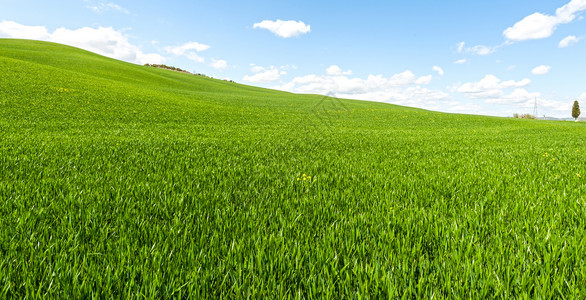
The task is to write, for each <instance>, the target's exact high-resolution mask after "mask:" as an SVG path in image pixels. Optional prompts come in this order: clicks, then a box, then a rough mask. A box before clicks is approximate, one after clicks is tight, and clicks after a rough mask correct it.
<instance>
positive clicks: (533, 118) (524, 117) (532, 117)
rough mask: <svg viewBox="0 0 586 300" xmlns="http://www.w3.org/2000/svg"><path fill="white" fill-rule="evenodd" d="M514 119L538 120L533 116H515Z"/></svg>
mask: <svg viewBox="0 0 586 300" xmlns="http://www.w3.org/2000/svg"><path fill="white" fill-rule="evenodd" d="M513 118H515V119H532V120H535V119H537V117H536V116H534V115H532V114H521V115H520V114H513Z"/></svg>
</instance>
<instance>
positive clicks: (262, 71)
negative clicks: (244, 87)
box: [242, 65, 287, 83]
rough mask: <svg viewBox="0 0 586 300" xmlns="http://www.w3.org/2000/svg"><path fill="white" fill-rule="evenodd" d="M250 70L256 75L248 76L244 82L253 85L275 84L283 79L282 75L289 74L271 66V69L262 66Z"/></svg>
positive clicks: (253, 66)
mask: <svg viewBox="0 0 586 300" xmlns="http://www.w3.org/2000/svg"><path fill="white" fill-rule="evenodd" d="M250 70H251V71H252V72H253V73H255V74H254V75H246V76H244V78H243V79H242V80H244V81H246V82H251V83H269V82H275V81H278V80H279V79H281V75H286V74H287V72H285V71H282V70H281V71H280V70H279V69H278V68H275V67H274V66H270V67H269V68H264V67H261V66H255V65H252V67H251V68H250Z"/></svg>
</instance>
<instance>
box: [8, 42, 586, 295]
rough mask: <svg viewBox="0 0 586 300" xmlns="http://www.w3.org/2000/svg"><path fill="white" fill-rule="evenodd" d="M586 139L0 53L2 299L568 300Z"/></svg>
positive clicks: (541, 128)
mask: <svg viewBox="0 0 586 300" xmlns="http://www.w3.org/2000/svg"><path fill="white" fill-rule="evenodd" d="M585 130H586V128H585V127H584V124H578V123H573V122H547V121H534V120H520V119H505V118H491V117H480V116H468V115H454V114H442V113H436V112H430V111H425V110H420V109H412V108H406V107H401V106H394V105H388V104H382V103H375V102H364V101H351V100H339V99H333V98H324V97H322V96H316V95H294V94H290V93H285V92H279V91H272V90H266V89H260V88H254V87H250V86H244V85H239V84H235V83H229V82H225V81H220V80H214V79H209V78H204V77H198V76H193V75H188V74H181V73H177V72H173V71H168V70H162V69H157V68H149V67H144V66H137V65H133V64H128V63H123V62H120V61H116V60H112V59H108V58H104V57H101V56H98V55H95V54H92V53H89V52H85V51H81V50H79V49H75V48H71V47H66V46H62V45H57V44H50V43H43V42H33V41H23V40H6V39H0V216H2V217H0V298H21V297H24V296H29V297H31V298H41V297H51V298H54V297H58V298H70V297H73V298H82V297H83V298H86V297H94V296H98V295H99V296H101V297H115V298H122V297H124V298H126V297H128V296H132V297H137V298H142V297H147V298H160V297H171V296H172V297H186V296H191V297H192V298H201V297H207V298H240V297H242V298H245V297H252V298H267V297H269V298H297V297H301V298H316V297H318V298H341V297H344V296H345V297H356V296H357V295H364V296H371V297H373V298H379V297H384V298H387V297H388V298H396V297H403V296H405V297H408V298H414V297H417V298H431V297H439V298H442V297H450V298H452V297H465V298H468V297H473V298H480V297H487V296H490V297H493V296H496V297H519V298H521V297H531V298H535V297H544V298H545V297H547V298H550V297H556V298H557V297H566V298H568V297H572V298H583V297H586V288H585V287H586V264H585V261H584V260H585V258H586V254H585V253H586V249H585V248H586V199H585V196H584V195H585V193H586V181H585V180H586V166H585V164H584V154H585V153H586V131H585Z"/></svg>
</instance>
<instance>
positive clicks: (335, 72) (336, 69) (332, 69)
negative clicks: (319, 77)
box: [326, 65, 352, 75]
mask: <svg viewBox="0 0 586 300" xmlns="http://www.w3.org/2000/svg"><path fill="white" fill-rule="evenodd" d="M326 73H327V74H328V75H352V70H348V71H345V72H344V71H342V69H341V68H340V67H338V66H336V65H332V66H330V67H329V68H327V69H326Z"/></svg>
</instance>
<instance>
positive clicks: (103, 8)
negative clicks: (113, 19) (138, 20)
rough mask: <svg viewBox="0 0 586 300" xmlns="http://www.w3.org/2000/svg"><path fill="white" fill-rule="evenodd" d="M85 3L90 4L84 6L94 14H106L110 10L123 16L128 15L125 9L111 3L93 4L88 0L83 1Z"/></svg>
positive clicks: (100, 2)
mask: <svg viewBox="0 0 586 300" xmlns="http://www.w3.org/2000/svg"><path fill="white" fill-rule="evenodd" d="M85 2H87V3H90V4H88V5H87V6H86V7H87V8H89V9H91V10H93V11H94V12H96V13H98V14H101V13H104V12H107V11H110V10H114V11H118V12H122V13H125V14H129V13H130V12H129V11H128V10H127V9H126V8H124V7H122V6H120V5H118V4H116V3H112V2H105V1H99V2H98V3H95V2H93V1H89V0H85Z"/></svg>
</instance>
